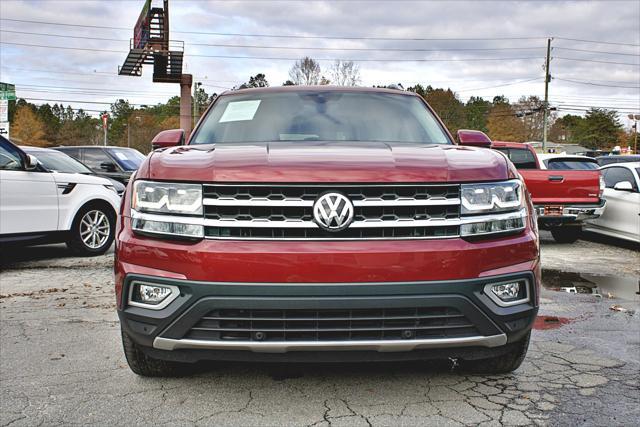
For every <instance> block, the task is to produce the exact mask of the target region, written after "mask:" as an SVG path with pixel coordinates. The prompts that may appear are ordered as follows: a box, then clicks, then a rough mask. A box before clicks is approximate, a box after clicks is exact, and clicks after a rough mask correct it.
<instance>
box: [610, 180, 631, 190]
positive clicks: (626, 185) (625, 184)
mask: <svg viewBox="0 0 640 427" xmlns="http://www.w3.org/2000/svg"><path fill="white" fill-rule="evenodd" d="M613 189H614V190H618V191H633V185H632V184H631V183H630V182H629V181H620V182H616V185H614V186H613Z"/></svg>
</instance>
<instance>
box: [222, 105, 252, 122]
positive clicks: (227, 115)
mask: <svg viewBox="0 0 640 427" xmlns="http://www.w3.org/2000/svg"><path fill="white" fill-rule="evenodd" d="M259 106H260V100H256V101H236V102H230V103H228V104H227V108H226V109H225V110H224V113H222V117H220V120H219V121H218V123H225V122H239V121H242V120H253V116H255V115H256V111H258V107H259Z"/></svg>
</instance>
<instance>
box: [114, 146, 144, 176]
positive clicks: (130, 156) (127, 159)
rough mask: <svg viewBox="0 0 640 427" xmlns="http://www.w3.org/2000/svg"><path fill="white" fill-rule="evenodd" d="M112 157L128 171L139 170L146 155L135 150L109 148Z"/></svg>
mask: <svg viewBox="0 0 640 427" xmlns="http://www.w3.org/2000/svg"><path fill="white" fill-rule="evenodd" d="M108 151H109V153H110V154H111V156H112V157H113V158H114V159H115V160H116V161H117V162H118V164H119V165H120V167H122V169H124V170H126V171H135V170H137V169H138V168H139V167H140V165H141V164H142V162H143V161H144V159H145V157H144V155H143V154H142V153H141V152H139V151H138V150H134V149H133V148H109V149H108Z"/></svg>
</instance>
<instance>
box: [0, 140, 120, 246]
mask: <svg viewBox="0 0 640 427" xmlns="http://www.w3.org/2000/svg"><path fill="white" fill-rule="evenodd" d="M119 206H120V197H119V196H118V194H117V193H116V190H115V188H114V187H113V185H111V182H110V181H108V180H106V179H104V178H99V177H96V176H91V175H82V174H77V173H52V172H49V171H48V170H46V169H44V168H43V167H42V166H41V165H40V164H39V162H38V159H37V158H36V157H35V156H33V155H31V154H27V153H25V152H24V151H23V150H21V149H20V148H19V147H17V146H15V145H14V144H12V143H11V142H10V141H8V140H7V139H6V138H4V137H0V243H2V247H3V248H4V247H6V246H7V245H12V244H20V245H33V244H43V243H57V242H66V243H67V246H69V248H70V249H72V250H73V251H74V252H76V253H77V254H79V255H99V254H102V253H104V252H105V251H106V250H107V249H109V247H110V246H111V243H112V242H113V238H114V234H115V225H116V212H117V211H118V208H119Z"/></svg>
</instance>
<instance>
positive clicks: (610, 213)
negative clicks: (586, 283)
mask: <svg viewBox="0 0 640 427" xmlns="http://www.w3.org/2000/svg"><path fill="white" fill-rule="evenodd" d="M601 171H602V176H603V178H604V182H605V187H606V188H605V189H604V198H605V199H606V200H607V209H606V210H605V212H604V214H603V215H602V216H600V218H597V219H592V220H589V221H587V226H586V229H587V230H589V231H593V232H595V233H601V234H606V235H608V236H613V237H617V238H620V239H625V240H631V241H633V242H637V243H640V192H639V189H640V162H631V163H613V164H610V165H607V166H604V167H603V168H602V169H601Z"/></svg>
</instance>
